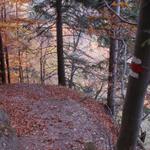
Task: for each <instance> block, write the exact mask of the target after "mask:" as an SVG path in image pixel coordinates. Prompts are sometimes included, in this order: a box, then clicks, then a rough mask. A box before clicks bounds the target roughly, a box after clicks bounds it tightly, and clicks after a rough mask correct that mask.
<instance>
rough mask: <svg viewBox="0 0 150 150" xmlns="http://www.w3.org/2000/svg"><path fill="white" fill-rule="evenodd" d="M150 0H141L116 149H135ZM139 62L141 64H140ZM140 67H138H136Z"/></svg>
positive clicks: (149, 41) (146, 76) (148, 48)
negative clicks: (133, 56) (132, 58)
mask: <svg viewBox="0 0 150 150" xmlns="http://www.w3.org/2000/svg"><path fill="white" fill-rule="evenodd" d="M149 14H150V0H143V1H141V11H140V17H139V26H138V32H137V39H136V46H135V57H136V61H135V59H134V61H133V62H132V64H133V66H135V65H136V68H135V67H134V68H133V67H132V71H133V72H134V74H133V73H132V74H131V76H130V77H129V83H128V88H127V94H126V100H125V105H124V110H123V117H122V125H121V130H120V136H119V139H118V142H117V150H135V149H136V143H137V137H138V134H139V127H140V123H141V116H142V111H143V101H144V95H145V93H146V89H147V86H148V84H149V82H150V19H149ZM140 63H141V64H140ZM137 67H138V68H140V69H137Z"/></svg>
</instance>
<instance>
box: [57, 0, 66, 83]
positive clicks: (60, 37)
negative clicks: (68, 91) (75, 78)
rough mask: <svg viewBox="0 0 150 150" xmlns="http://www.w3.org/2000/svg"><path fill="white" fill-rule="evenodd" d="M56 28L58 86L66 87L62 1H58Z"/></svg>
mask: <svg viewBox="0 0 150 150" xmlns="http://www.w3.org/2000/svg"><path fill="white" fill-rule="evenodd" d="M56 12H57V19H56V28H57V61H58V84H60V85H63V86H65V85H66V81H65V66H64V56H63V31H62V30H63V29H62V0H56Z"/></svg>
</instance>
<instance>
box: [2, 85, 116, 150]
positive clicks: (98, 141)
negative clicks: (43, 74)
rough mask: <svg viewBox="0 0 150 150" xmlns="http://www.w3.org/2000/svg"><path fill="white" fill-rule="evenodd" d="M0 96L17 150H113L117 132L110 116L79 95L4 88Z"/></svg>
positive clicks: (46, 88)
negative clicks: (89, 149)
mask: <svg viewBox="0 0 150 150" xmlns="http://www.w3.org/2000/svg"><path fill="white" fill-rule="evenodd" d="M0 95H1V97H0V108H1V109H4V110H5V111H6V112H7V113H8V115H9V117H10V119H9V120H10V125H11V126H12V127H13V128H15V130H16V133H17V136H18V137H17V138H18V140H19V144H18V146H19V148H16V149H19V150H26V149H29V150H37V149H38V150H60V149H61V150H78V149H80V150H82V149H83V150H84V149H88V148H87V147H88V146H89V147H91V146H92V147H93V150H94V149H97V150H111V149H113V146H114V144H115V142H116V138H117V129H116V127H115V125H114V124H113V122H112V120H111V117H110V116H109V115H108V113H107V112H106V109H105V107H104V105H103V104H100V103H98V102H95V101H94V100H92V99H90V98H89V97H86V96H85V95H83V94H81V93H78V92H76V91H73V90H70V89H67V88H64V87H58V86H40V85H8V86H7V85H6V86H1V87H0ZM4 150H5V149H4ZM6 150H7V149H6ZM11 150H12V149H11Z"/></svg>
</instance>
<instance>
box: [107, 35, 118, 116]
mask: <svg viewBox="0 0 150 150" xmlns="http://www.w3.org/2000/svg"><path fill="white" fill-rule="evenodd" d="M116 53H117V52H116V40H115V39H112V38H111V39H110V52H109V76H108V93H107V105H108V107H109V108H110V110H111V113H112V115H114V112H115V86H116V78H117V77H116V76H117V63H116V59H117V55H116Z"/></svg>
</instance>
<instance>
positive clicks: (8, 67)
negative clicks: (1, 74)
mask: <svg viewBox="0 0 150 150" xmlns="http://www.w3.org/2000/svg"><path fill="white" fill-rule="evenodd" d="M5 57H6V67H7V80H8V83H9V84H10V83H11V81H10V66H9V54H8V49H7V47H5Z"/></svg>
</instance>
